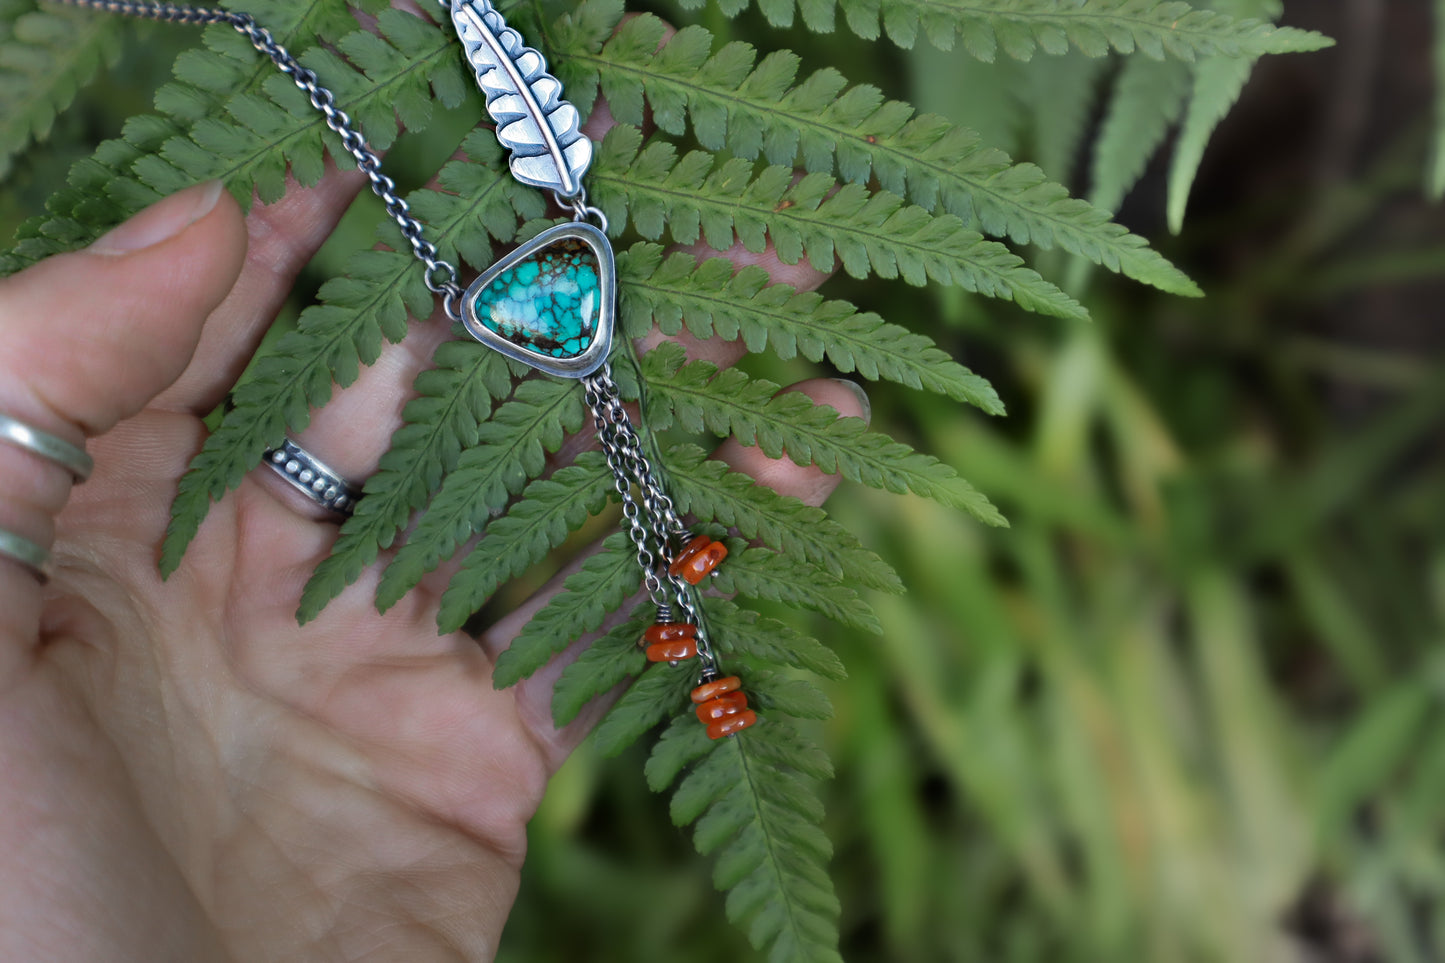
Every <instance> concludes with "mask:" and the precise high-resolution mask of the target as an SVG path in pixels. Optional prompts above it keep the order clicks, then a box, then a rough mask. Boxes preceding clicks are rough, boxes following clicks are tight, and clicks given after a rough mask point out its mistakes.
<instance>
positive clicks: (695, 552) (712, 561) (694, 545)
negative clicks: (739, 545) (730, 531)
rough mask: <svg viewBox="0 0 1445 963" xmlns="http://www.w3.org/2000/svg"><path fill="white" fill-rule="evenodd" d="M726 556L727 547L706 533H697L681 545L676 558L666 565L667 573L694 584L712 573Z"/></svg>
mask: <svg viewBox="0 0 1445 963" xmlns="http://www.w3.org/2000/svg"><path fill="white" fill-rule="evenodd" d="M727 557H728V547H727V546H726V545H724V544H723V543H722V542H719V541H715V540H713V539H711V538H709V537H708V536H706V535H699V536H697V537H696V538H694V539H693V540H692V541H690V542H688V543H687V544H686V545H684V546H683V548H682V551H680V552H678V553H677V558H674V559H673V560H672V564H671V565H669V566H668V567H667V574H668V575H672V576H674V577H677V576H680V577H682V578H683V579H685V580H686V581H687V584H689V585H696V584H697V583H699V582H701V581H702V580H703V579H705V578H707V577H708V575H710V574H711V573H712V570H713V569H715V568H717V567H718V564H719V563H720V562H721V561H722V560H723V559H725V558H727Z"/></svg>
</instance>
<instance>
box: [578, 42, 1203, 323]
mask: <svg viewBox="0 0 1445 963" xmlns="http://www.w3.org/2000/svg"><path fill="white" fill-rule="evenodd" d="M663 34H664V28H663V24H662V22H661V21H659V20H657V19H656V18H655V17H647V16H643V17H638V18H636V19H633V20H631V21H628V22H627V23H626V24H624V25H623V26H622V28H621V29H620V30H619V31H618V33H617V35H616V36H615V37H613V38H612V39H611V40H609V41H608V42H607V43H606V44H605V45H604V46H603V47H602V49H601V50H600V51H599V52H597V53H592V52H590V51H589V50H587V49H586V48H583V49H579V50H571V51H568V52H567V56H568V57H569V58H570V59H571V60H574V61H576V62H579V63H584V64H588V63H590V64H591V65H593V67H594V69H596V70H597V71H598V72H599V73H600V76H601V86H602V91H603V93H604V94H606V96H607V102H608V106H609V108H610V109H611V110H612V113H613V116H615V117H616V118H617V119H618V120H619V121H621V122H623V123H627V124H634V125H640V124H641V123H642V120H643V112H644V91H645V93H646V97H645V105H646V107H647V108H649V109H650V112H651V117H652V119H653V121H654V122H655V123H656V124H657V125H658V127H659V128H661V129H662V130H664V131H666V132H668V133H671V134H682V133H684V132H685V129H686V126H687V121H688V119H689V118H690V119H691V121H692V125H693V128H694V130H695V132H696V134H697V137H698V140H699V141H700V142H701V143H702V145H703V146H704V147H706V148H709V149H711V150H722V149H724V148H726V149H728V150H730V151H732V152H733V153H734V154H737V155H738V156H740V157H743V158H746V159H749V160H751V159H754V158H756V157H758V156H760V155H765V156H766V157H767V159H768V160H769V161H770V162H771V163H773V164H779V165H786V166H791V165H792V164H793V162H794V159H795V157H797V156H798V155H799V153H800V151H801V158H802V163H803V166H804V168H805V169H807V170H809V171H814V172H819V173H828V174H830V173H832V172H833V169H834V163H835V160H836V164H837V168H838V173H839V176H840V177H841V178H842V179H843V180H844V181H847V182H849V183H857V184H866V183H867V182H868V180H869V178H870V177H875V176H876V177H877V178H878V180H879V183H880V184H881V185H882V187H883V188H884V190H886V191H889V192H891V193H893V194H897V195H905V194H906V196H907V197H908V198H909V199H910V200H912V201H913V202H914V203H916V204H918V205H919V206H921V207H922V208H923V209H924V210H927V211H932V210H934V208H935V207H937V206H939V204H940V203H941V205H942V208H943V210H945V211H947V212H948V213H950V214H955V215H957V216H958V217H960V218H962V219H963V220H965V221H968V220H970V219H971V218H973V217H977V218H978V219H979V221H980V223H981V224H982V226H983V230H984V231H985V232H986V233H988V234H991V235H994V236H998V237H1004V236H1006V237H1010V238H1011V239H1013V240H1014V241H1015V242H1017V243H1020V244H1025V243H1033V244H1036V245H1037V246H1039V247H1041V248H1043V249H1049V248H1052V247H1053V246H1054V245H1055V244H1057V245H1058V246H1060V247H1062V248H1063V249H1064V250H1066V251H1069V252H1070V253H1073V254H1077V255H1080V256H1082V257H1086V258H1088V259H1089V260H1091V261H1093V262H1095V263H1096V264H1101V265H1103V266H1105V267H1108V268H1109V269H1110V270H1114V271H1121V272H1123V273H1124V274H1126V275H1128V276H1130V277H1133V278H1134V279H1136V280H1139V281H1142V282H1144V283H1146V284H1152V285H1154V286H1156V287H1158V288H1160V289H1162V290H1165V291H1169V292H1172V293H1176V294H1186V295H1198V294H1199V293H1200V291H1199V289H1198V287H1196V286H1195V285H1194V283H1193V282H1191V281H1190V280H1189V278H1187V277H1186V276H1185V275H1184V274H1183V273H1182V272H1181V271H1179V270H1178V269H1177V268H1175V267H1174V266H1173V265H1172V264H1170V263H1169V262H1168V261H1166V260H1165V259H1164V258H1162V257H1161V256H1160V255H1159V254H1158V253H1156V252H1154V251H1153V250H1151V249H1150V248H1149V247H1148V245H1147V242H1145V240H1144V239H1143V238H1141V237H1138V236H1137V235H1134V234H1131V233H1129V232H1128V231H1127V230H1126V229H1125V228H1124V227H1123V226H1122V225H1119V224H1116V223H1114V222H1113V221H1112V220H1111V219H1110V216H1109V214H1108V213H1107V212H1106V211H1101V210H1099V209H1097V208H1094V207H1093V206H1091V205H1090V204H1088V203H1087V202H1085V201H1082V200H1079V199H1076V198H1071V197H1069V194H1068V191H1067V190H1066V189H1065V188H1064V187H1062V186H1060V185H1059V184H1056V183H1053V182H1051V181H1049V180H1048V179H1047V177H1046V176H1045V175H1044V173H1043V171H1042V170H1040V169H1039V168H1038V167H1036V166H1034V165H1032V164H1014V163H1013V162H1012V161H1011V160H1010V159H1009V157H1008V155H1006V154H1004V153H1003V152H1002V151H999V150H996V149H993V148H988V147H985V146H983V145H982V144H981V143H980V141H979V137H978V135H977V134H975V133H974V132H972V131H969V130H967V129H965V128H961V127H958V126H956V125H955V124H953V123H951V122H950V121H948V120H946V119H945V118H942V117H937V116H934V115H922V116H914V111H913V108H912V107H910V106H909V105H907V104H905V103H902V102H901V101H896V100H888V101H885V100H884V99H883V96H882V93H881V92H880V91H879V90H878V89H877V88H875V87H872V86H867V85H862V86H857V87H852V88H848V89H845V88H846V87H847V81H846V80H844V78H843V76H842V74H840V73H838V72H837V71H836V70H833V69H831V68H828V69H824V70H821V71H818V72H817V73H814V74H812V75H811V76H809V77H808V78H807V79H805V80H804V81H802V82H801V83H796V79H797V70H798V64H799V58H798V56H797V55H796V54H794V53H792V52H791V51H779V52H776V53H772V54H769V55H768V56H767V57H765V58H764V59H763V61H762V62H761V63H755V56H756V55H755V51H754V49H753V48H752V46H750V45H749V44H745V43H741V42H735V43H730V44H727V45H726V46H724V47H723V48H722V49H720V50H718V51H717V52H716V53H713V52H712V47H713V36H712V34H711V33H709V32H708V31H707V30H705V29H704V28H702V27H696V26H694V27H687V28H684V29H683V30H681V31H679V32H678V33H677V34H676V35H675V36H673V37H672V38H671V39H670V40H668V41H667V43H666V44H665V45H663V46H662V47H661V49H657V50H656V52H655V53H654V52H653V51H654V49H655V48H657V46H658V44H659V42H660V41H661V40H662V37H663ZM815 263H816V262H815Z"/></svg>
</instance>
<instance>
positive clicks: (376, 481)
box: [297, 341, 512, 622]
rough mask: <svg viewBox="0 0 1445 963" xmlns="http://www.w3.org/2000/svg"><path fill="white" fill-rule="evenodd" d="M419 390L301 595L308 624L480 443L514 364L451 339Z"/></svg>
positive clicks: (507, 388)
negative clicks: (482, 428)
mask: <svg viewBox="0 0 1445 963" xmlns="http://www.w3.org/2000/svg"><path fill="white" fill-rule="evenodd" d="M415 388H416V392H417V397H415V398H413V399H412V400H411V401H410V402H408V403H407V406H406V408H405V409H404V410H403V411H402V420H403V422H404V424H403V425H402V426H401V427H400V428H398V429H397V430H396V431H395V432H394V433H393V434H392V436H391V444H390V446H389V448H388V449H387V452H386V454H385V455H383V456H382V458H381V464H380V465H379V466H378V467H377V470H376V471H375V472H374V473H373V474H372V475H371V477H370V478H368V479H367V480H366V484H365V486H364V487H363V489H362V492H363V495H364V496H365V497H363V498H362V499H361V500H360V501H359V502H357V504H356V510H355V512H354V514H352V516H351V517H350V518H348V519H347V520H346V521H345V522H344V523H343V524H342V526H341V533H340V536H339V537H338V538H337V540H336V543H335V544H334V545H333V546H332V548H331V554H330V555H329V556H327V557H326V558H325V559H323V560H322V562H321V564H320V565H318V566H317V568H316V571H315V572H314V573H313V574H312V576H311V579H310V580H309V581H308V582H307V583H306V588H305V590H304V591H303V592H302V593H301V607H300V610H299V611H298V613H297V618H298V619H299V620H300V621H302V622H307V621H310V620H311V619H314V618H315V617H316V616H317V615H318V614H319V613H320V612H321V609H322V607H324V606H325V605H326V604H327V603H328V602H330V601H331V600H332V599H334V598H335V597H336V596H337V595H339V594H340V593H341V590H342V589H343V588H345V587H346V586H347V585H350V584H351V583H352V582H354V581H356V580H357V578H359V577H360V576H361V572H362V570H363V569H364V568H365V567H366V566H368V565H370V564H371V563H372V562H374V561H376V557H377V554H378V553H379V552H380V551H381V550H382V549H385V548H389V547H390V546H391V544H392V542H393V541H394V540H395V539H396V536H397V535H398V534H399V533H400V532H401V530H402V528H404V527H405V526H406V524H407V522H408V520H409V519H410V518H411V516H412V513H414V512H416V511H419V510H420V509H421V508H422V507H423V506H424V505H426V503H427V501H428V500H429V499H430V498H431V495H432V493H433V492H434V491H436V489H437V486H438V485H440V484H441V481H442V478H444V477H445V476H446V474H447V472H449V471H451V470H452V469H453V468H454V467H456V463H457V458H458V457H459V456H460V455H461V453H462V450H463V449H465V448H471V447H473V446H474V445H476V444H477V442H478V440H479V429H480V425H481V423H482V422H484V421H486V420H487V416H488V415H490V414H491V411H492V402H493V400H494V399H497V398H505V397H506V396H507V395H508V394H509V393H510V392H511V390H512V376H511V369H510V368H509V366H508V365H507V363H506V360H505V359H504V358H503V357H502V356H501V355H499V354H497V353H496V352H495V351H489V350H487V349H486V348H483V347H482V346H481V345H479V344H477V343H476V342H474V341H445V342H443V343H442V344H441V345H440V346H438V348H437V350H436V353H435V355H434V356H433V358H432V366H431V367H430V368H428V369H426V370H424V371H422V372H421V373H420V374H419V375H417V378H416V385H415Z"/></svg>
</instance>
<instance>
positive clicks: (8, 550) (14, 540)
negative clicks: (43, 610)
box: [0, 528, 50, 584]
mask: <svg viewBox="0 0 1445 963" xmlns="http://www.w3.org/2000/svg"><path fill="white" fill-rule="evenodd" d="M0 555H3V556H4V557H6V558H10V559H14V560H15V561H17V562H19V563H20V564H21V565H24V566H25V567H26V568H28V569H30V571H32V572H34V573H35V575H36V577H37V578H39V579H40V581H41V583H42V584H43V583H45V582H48V581H50V553H49V552H47V551H46V550H45V549H43V548H41V547H40V546H39V545H36V544H35V543H34V542H32V541H31V540H30V539H28V538H21V537H20V536H19V535H16V534H15V533H14V532H11V531H6V530H5V529H3V528H0Z"/></svg>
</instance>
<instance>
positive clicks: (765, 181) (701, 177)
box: [591, 124, 1088, 319]
mask: <svg viewBox="0 0 1445 963" xmlns="http://www.w3.org/2000/svg"><path fill="white" fill-rule="evenodd" d="M591 176H592V184H593V192H594V196H595V198H596V203H597V205H598V206H599V207H601V208H602V209H603V210H604V211H605V212H606V213H607V216H608V217H609V218H611V219H613V220H615V221H617V222H619V223H620V222H621V221H622V220H623V219H624V218H625V217H627V216H629V215H630V217H631V221H632V224H633V226H634V227H636V229H637V231H638V232H639V233H640V234H641V235H642V236H643V237H646V238H648V239H655V238H658V237H660V236H661V235H662V234H663V233H664V231H666V232H667V233H670V234H671V236H672V237H673V239H674V240H676V241H678V242H679V243H682V244H690V243H693V242H695V241H697V240H698V238H699V237H702V238H703V239H704V240H706V241H707V243H708V244H709V245H710V246H711V247H712V248H713V249H714V250H719V251H726V250H728V249H729V248H731V247H732V246H733V243H734V232H736V238H737V239H738V240H740V241H741V242H742V244H743V246H744V247H745V248H747V249H748V250H749V251H761V250H763V248H764V247H765V246H766V244H767V242H768V241H771V242H772V243H773V246H774V247H775V249H776V250H777V252H778V256H779V258H781V259H782V261H783V262H784V263H786V264H796V263H797V262H799V261H801V260H802V259H803V258H804V257H807V258H808V261H809V263H810V264H812V266H813V267H814V268H816V269H818V270H819V271H825V272H826V271H832V270H833V267H834V264H835V259H836V260H837V261H841V263H842V265H843V270H845V271H846V272H847V273H848V274H850V275H852V276H853V277H856V278H863V277H867V276H869V275H870V274H876V275H878V276H879V277H884V278H894V277H902V278H903V279H904V280H905V281H907V282H908V283H909V284H915V285H922V284H926V283H927V282H928V280H930V279H932V280H935V281H938V282H941V283H944V284H956V285H958V286H959V287H962V288H963V289H965V290H968V291H975V292H978V293H980V294H986V295H990V296H993V297H1000V298H1004V299H1011V300H1013V301H1014V302H1015V303H1017V304H1018V305H1019V306H1020V307H1022V308H1026V309H1028V310H1030V311H1038V312H1040V313H1043V314H1052V315H1056V316H1058V317H1064V318H1077V319H1083V318H1086V317H1087V316H1088V314H1087V312H1086V311H1085V310H1084V308H1083V306H1082V305H1080V304H1079V303H1078V302H1077V301H1075V300H1074V299H1073V298H1071V297H1069V296H1068V295H1066V294H1064V292H1062V291H1060V290H1059V289H1058V288H1057V287H1055V286H1054V285H1052V284H1050V283H1049V282H1047V281H1045V280H1044V279H1043V278H1042V277H1040V276H1039V274H1038V272H1036V271H1033V270H1030V269H1029V268H1027V267H1025V266H1024V264H1023V261H1022V260H1021V259H1020V258H1019V257H1018V256H1017V255H1015V254H1014V253H1013V252H1012V251H1010V250H1009V249H1008V248H1006V247H1004V246H1003V245H1001V244H998V243H997V242H994V241H989V240H987V239H985V238H984V237H983V236H982V235H980V234H979V233H978V232H976V231H972V230H969V229H968V228H967V227H965V226H964V224H963V222H962V221H961V220H959V219H958V218H957V217H955V216H953V215H951V214H943V215H935V214H930V213H929V212H928V211H925V210H924V209H923V208H921V207H918V206H916V205H908V204H905V203H904V201H903V199H902V198H900V197H898V196H897V195H896V194H892V193H889V192H887V191H877V192H872V193H870V192H869V191H868V190H867V189H866V188H865V187H863V186H862V185H859V184H844V185H843V186H841V187H838V185H837V182H835V181H834V180H833V179H832V178H831V177H829V176H828V175H826V174H808V175H806V176H804V177H803V178H802V179H801V180H798V181H797V182H796V183H794V178H793V169H792V168H791V167H782V166H774V167H768V168H765V169H764V170H763V171H762V172H761V173H759V174H758V175H757V176H756V177H754V176H753V165H752V163H751V162H749V161H746V160H743V159H741V158H733V159H731V160H728V161H724V162H723V163H722V164H717V163H716V160H715V158H714V157H713V155H711V154H708V153H706V152H704V151H694V152H691V153H689V154H686V155H685V156H683V157H682V158H681V159H679V158H678V157H677V151H676V148H674V147H673V146H672V145H671V144H668V143H666V142H664V141H653V142H652V143H650V144H648V145H647V146H646V147H643V146H642V135H641V133H640V132H639V131H638V130H637V128H635V127H631V126H628V125H625V124H624V125H618V126H617V127H614V128H612V130H611V131H609V132H608V134H607V136H606V137H605V138H604V139H603V141H602V146H601V149H600V150H599V152H598V157H597V162H596V166H595V168H594V170H593V173H592V175H591ZM834 188H837V191H836V193H833V191H834Z"/></svg>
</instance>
